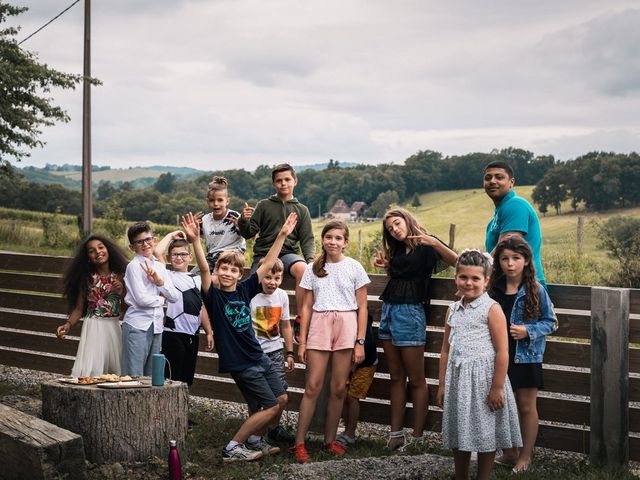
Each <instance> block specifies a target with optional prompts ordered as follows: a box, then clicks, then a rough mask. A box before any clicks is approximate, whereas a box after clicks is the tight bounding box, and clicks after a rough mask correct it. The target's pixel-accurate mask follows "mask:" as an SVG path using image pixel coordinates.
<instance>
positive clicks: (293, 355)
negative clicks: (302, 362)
mask: <svg viewBox="0 0 640 480" xmlns="http://www.w3.org/2000/svg"><path fill="white" fill-rule="evenodd" d="M295 356H296V354H295V353H293V352H292V351H291V350H289V351H288V352H287V357H295Z"/></svg>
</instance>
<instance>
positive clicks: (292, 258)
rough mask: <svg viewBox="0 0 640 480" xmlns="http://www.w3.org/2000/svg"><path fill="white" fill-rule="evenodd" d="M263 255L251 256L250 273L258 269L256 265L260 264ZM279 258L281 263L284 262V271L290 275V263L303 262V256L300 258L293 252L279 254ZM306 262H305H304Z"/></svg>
mask: <svg viewBox="0 0 640 480" xmlns="http://www.w3.org/2000/svg"><path fill="white" fill-rule="evenodd" d="M263 258H264V257H256V256H254V257H253V263H252V264H251V273H255V271H256V270H258V266H259V265H260V260H262V259H263ZM279 258H280V260H282V263H283V264H284V271H285V273H287V274H289V275H291V272H290V271H289V270H291V265H293V264H294V263H298V262H304V258H302V257H301V256H300V255H297V254H295V253H285V254H283V255H280V257H279ZM305 263H306V262H305Z"/></svg>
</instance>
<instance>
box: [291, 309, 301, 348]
mask: <svg viewBox="0 0 640 480" xmlns="http://www.w3.org/2000/svg"><path fill="white" fill-rule="evenodd" d="M293 341H294V342H296V344H299V343H300V315H296V318H294V319H293Z"/></svg>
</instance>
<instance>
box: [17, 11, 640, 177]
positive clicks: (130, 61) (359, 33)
mask: <svg viewBox="0 0 640 480" xmlns="http://www.w3.org/2000/svg"><path fill="white" fill-rule="evenodd" d="M9 1H10V2H11V3H13V4H18V5H26V6H29V8H30V9H29V11H28V12H26V13H24V14H22V15H20V16H19V17H17V18H15V19H14V20H12V23H14V24H15V23H17V24H19V25H21V27H22V30H21V32H20V34H19V36H18V39H19V40H21V39H22V38H24V37H26V36H27V35H28V34H30V33H31V32H32V31H34V30H35V29H36V28H38V27H40V26H41V25H42V24H44V23H45V22H46V21H48V20H49V19H51V18H52V17H54V16H55V15H56V14H58V13H59V12H60V11H62V10H63V9H64V8H66V7H67V6H68V5H69V4H71V3H72V0H37V1H28V2H25V1H18V0H9ZM83 5H84V0H83V1H81V2H80V3H78V4H77V5H76V6H74V7H73V8H72V9H71V10H69V11H68V12H67V13H66V14H65V15H63V16H62V17H60V18H59V19H58V20H56V21H55V22H54V23H52V24H51V25H50V26H49V27H47V28H46V29H45V30H43V31H41V32H40V33H38V34H37V35H36V36H34V37H33V38H31V39H30V40H28V41H27V42H25V43H24V44H23V45H22V46H23V47H24V48H26V49H28V50H31V51H35V52H37V54H38V56H39V59H40V61H41V62H43V63H47V64H48V65H50V66H52V67H54V68H57V69H60V70H63V71H67V72H73V73H82V39H83V15H84V13H83V8H84V7H83ZM92 20H93V21H92V75H94V76H95V77H97V78H99V79H100V80H101V81H102V82H103V85H102V86H99V87H95V88H93V90H92V98H93V105H92V110H93V163H94V164H96V165H111V166H112V167H128V166H138V165H139V166H151V165H178V166H190V167H194V168H200V169H207V170H213V169H224V168H241V167H243V168H246V169H248V170H253V169H254V168H255V167H256V166H258V165H260V164H274V163H280V162H283V161H286V162H291V163H294V164H296V165H302V164H311V163H317V162H324V161H327V160H328V159H329V158H333V159H336V160H339V161H341V162H358V163H372V164H373V163H382V162H395V163H402V162H403V161H404V160H405V158H407V157H408V156H410V155H412V154H413V153H415V152H416V151H418V150H427V149H430V150H437V151H440V152H442V153H444V154H446V155H448V154H463V153H468V152H472V151H483V152H488V151H490V150H492V149H493V148H504V147H508V146H517V147H522V148H527V149H529V150H532V151H533V152H534V153H536V154H553V155H555V156H556V158H561V159H569V158H574V157H576V156H578V155H580V154H583V153H586V152H588V151H591V150H596V149H597V150H607V151H609V150H613V151H617V152H630V151H640V55H639V52H640V48H639V47H638V45H640V28H639V26H640V5H639V4H638V2H637V1H635V0H629V1H625V0H607V1H606V2H605V1H601V0H593V1H590V0H561V1H559V0H534V1H513V0H491V1H488V0H486V1H479V0H459V1H455V2H447V1H442V0H412V1H405V0H394V1H388V0H354V1H352V0H339V1H336V0H322V1H316V0H307V1H299V0H298V1H293V0H93V1H92ZM52 96H53V97H54V98H55V101H56V102H57V103H58V104H60V105H62V106H63V107H64V108H65V109H66V110H67V111H68V112H69V114H70V115H71V117H72V121H71V122H70V123H68V124H62V125H58V126H55V127H51V128H47V129H45V132H44V135H43V139H44V140H45V141H46V142H47V144H46V145H45V147H44V148H43V149H38V150H35V151H33V153H32V157H31V158H30V159H27V160H26V161H24V162H22V163H23V164H24V165H36V166H44V164H45V163H47V162H48V163H58V164H61V163H72V164H80V163H81V162H82V137H81V133H82V88H78V89H76V90H75V91H73V92H63V91H54V92H52Z"/></svg>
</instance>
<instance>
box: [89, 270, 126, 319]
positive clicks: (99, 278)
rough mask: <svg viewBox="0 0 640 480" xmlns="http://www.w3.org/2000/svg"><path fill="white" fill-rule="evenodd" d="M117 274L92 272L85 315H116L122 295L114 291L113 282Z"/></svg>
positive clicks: (117, 314) (118, 312)
mask: <svg viewBox="0 0 640 480" xmlns="http://www.w3.org/2000/svg"><path fill="white" fill-rule="evenodd" d="M117 279H118V275H116V274H115V273H111V274H109V275H99V274H97V273H94V274H93V275H91V280H90V281H89V285H88V292H89V295H88V299H87V316H94V317H118V316H120V300H121V298H122V296H121V295H120V294H119V293H118V292H117V291H116V289H115V287H114V286H113V282H114V281H115V280H117Z"/></svg>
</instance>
